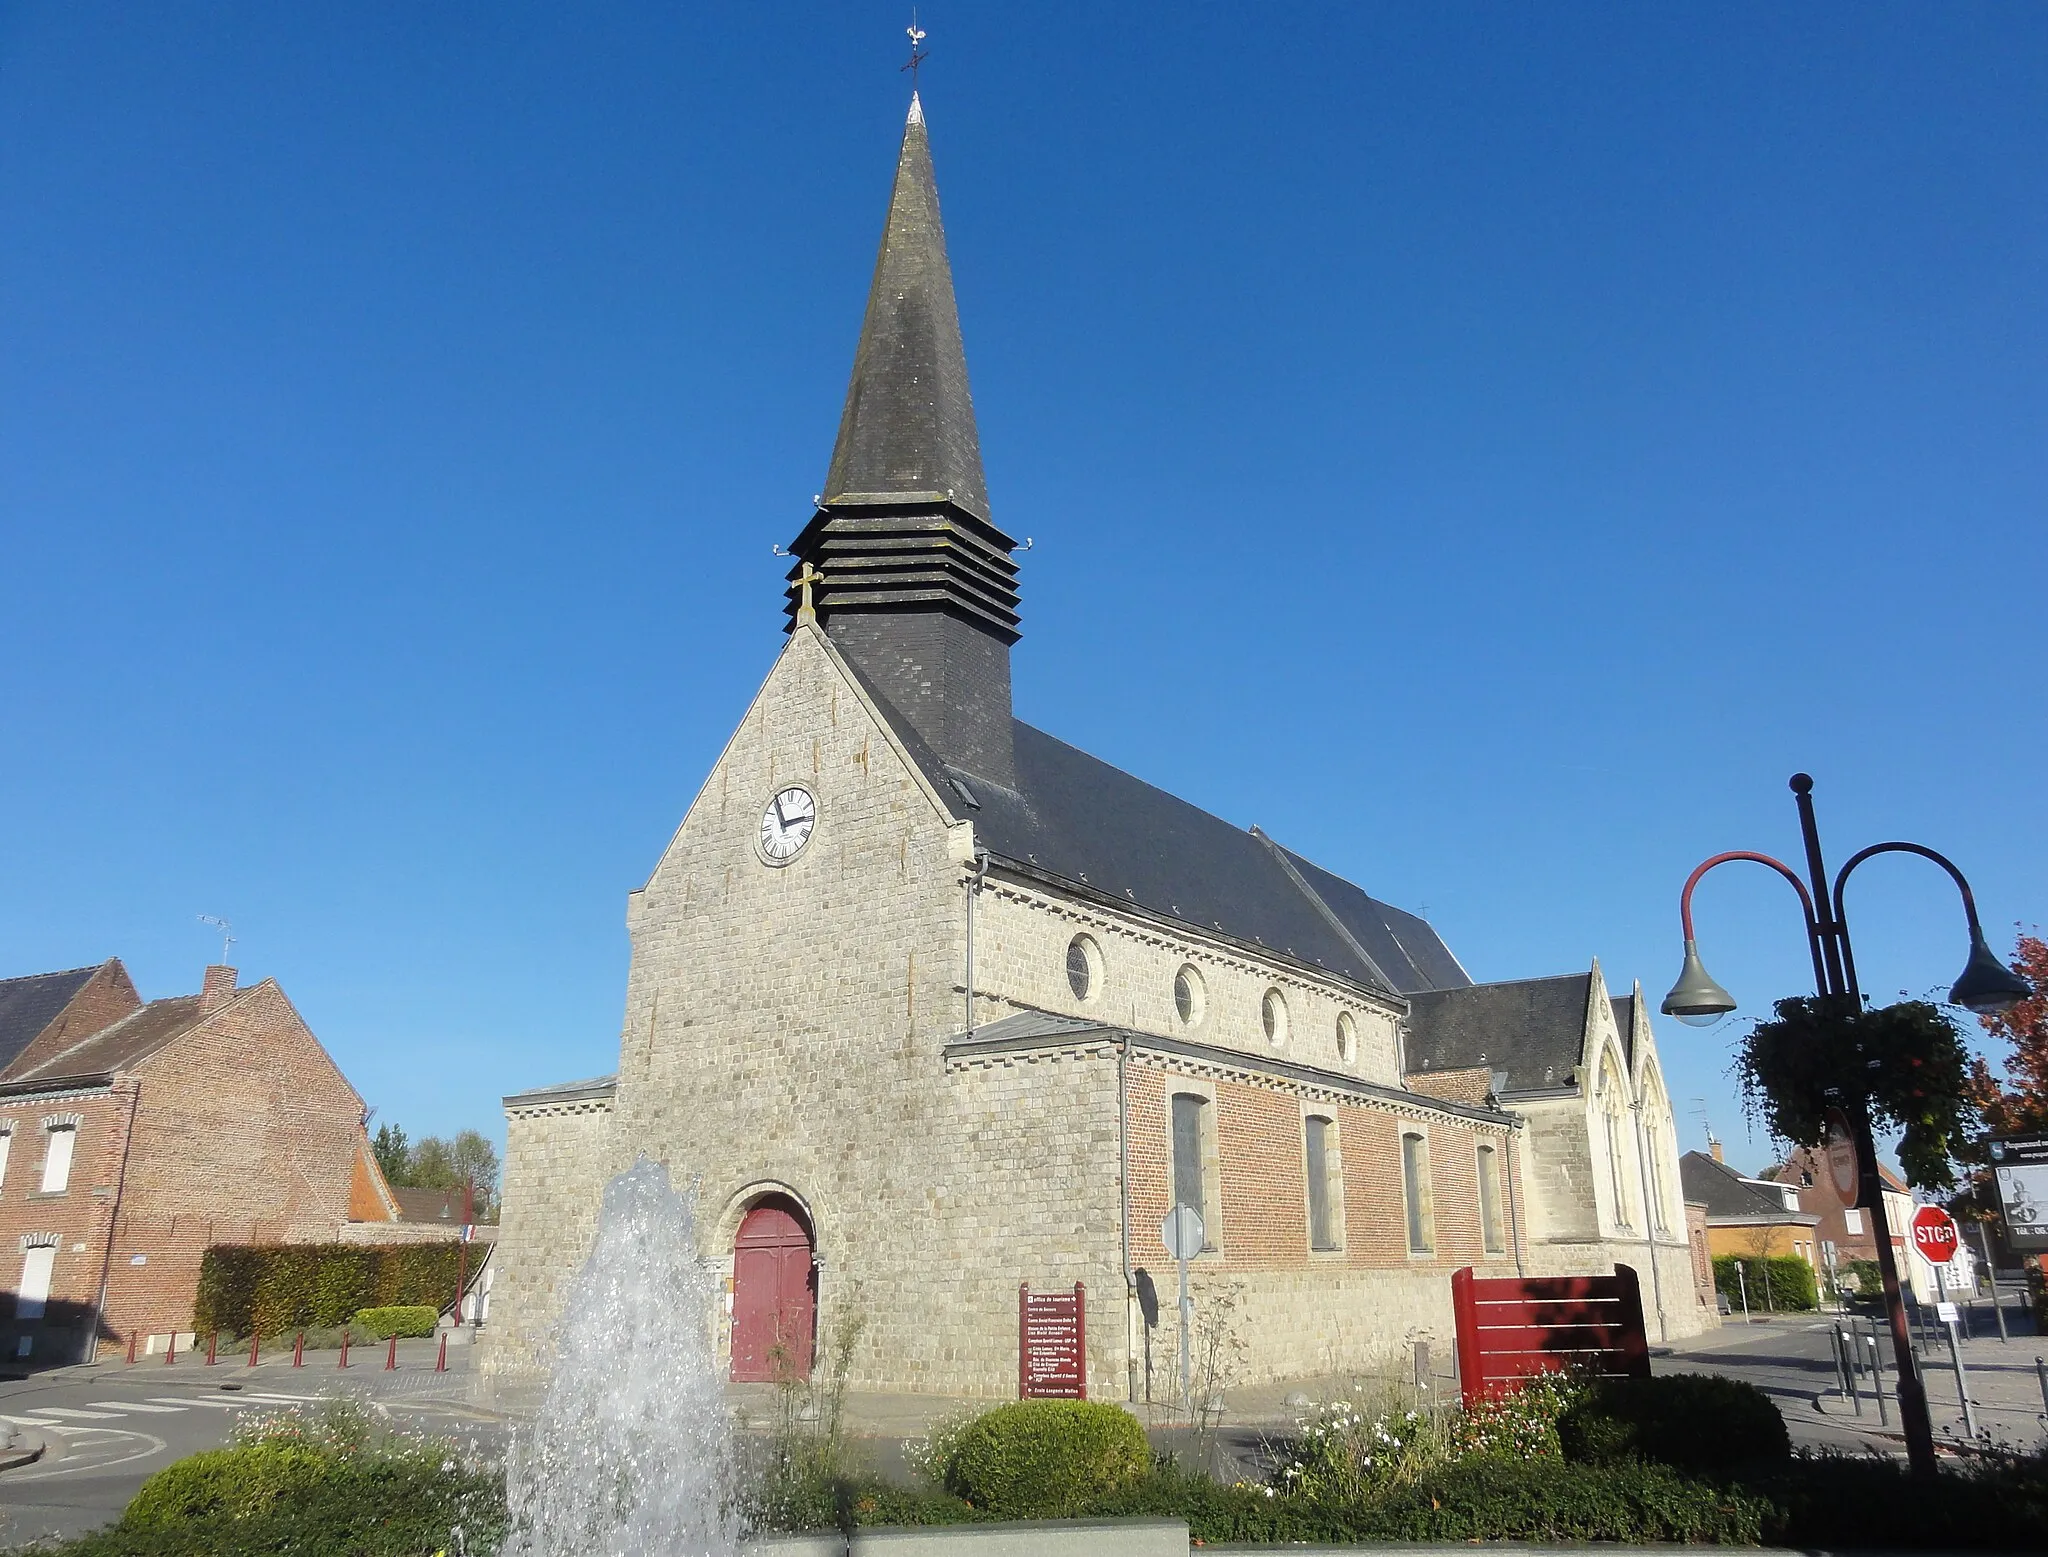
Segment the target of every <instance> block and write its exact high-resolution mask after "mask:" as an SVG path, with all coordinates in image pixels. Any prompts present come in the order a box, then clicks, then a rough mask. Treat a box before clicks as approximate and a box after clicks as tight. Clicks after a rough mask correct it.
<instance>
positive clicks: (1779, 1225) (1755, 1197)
mask: <svg viewBox="0 0 2048 1557" xmlns="http://www.w3.org/2000/svg"><path fill="white" fill-rule="evenodd" d="M1720 1152H1721V1143H1720V1142H1718V1141H1716V1142H1714V1144H1713V1155H1711V1156H1710V1155H1708V1154H1707V1153H1706V1152H1687V1153H1686V1154H1685V1155H1684V1156H1683V1157H1681V1158H1680V1159H1679V1160H1678V1168H1679V1173H1680V1175H1681V1176H1682V1178H1683V1180H1684V1184H1685V1198H1686V1199H1687V1200H1690V1201H1696V1202H1697V1203H1699V1204H1700V1205H1702V1206H1704V1207H1705V1208H1706V1227H1707V1249H1708V1252H1709V1253H1710V1254H1711V1255H1713V1256H1714V1257H1715V1258H1716V1259H1718V1258H1719V1257H1720V1256H1722V1255H1724V1254H1737V1255H1742V1256H1744V1257H1746V1258H1749V1259H1764V1258H1766V1257H1768V1256H1773V1255H1786V1254H1789V1255H1794V1256H1796V1257H1798V1258H1799V1259H1802V1260H1804V1261H1806V1263H1807V1264H1808V1265H1811V1266H1812V1267H1813V1269H1814V1272H1815V1274H1816V1275H1819V1274H1820V1272H1821V1253H1820V1243H1819V1235H1818V1233H1817V1231H1816V1229H1817V1228H1818V1226H1819V1224H1820V1218H1819V1217H1818V1216H1816V1215H1815V1214H1814V1213H1813V1212H1811V1211H1807V1210H1803V1209H1801V1207H1800V1203H1799V1191H1798V1190H1796V1189H1794V1188H1791V1187H1789V1186H1786V1185H1780V1184H1774V1183H1771V1182H1770V1181H1769V1180H1766V1179H1753V1178H1749V1177H1746V1176H1745V1175H1743V1174H1741V1173H1738V1172H1736V1171H1735V1169H1733V1168H1731V1167H1729V1166H1728V1164H1727V1163H1725V1162H1723V1161H1722V1160H1721V1156H1720Z"/></svg>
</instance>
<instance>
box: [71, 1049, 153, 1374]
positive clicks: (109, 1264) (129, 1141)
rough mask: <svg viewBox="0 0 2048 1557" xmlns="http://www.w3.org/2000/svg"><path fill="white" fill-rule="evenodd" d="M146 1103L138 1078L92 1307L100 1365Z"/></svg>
mask: <svg viewBox="0 0 2048 1557" xmlns="http://www.w3.org/2000/svg"><path fill="white" fill-rule="evenodd" d="M141 1101H142V1078H141V1077H139V1076H138V1077H136V1078H135V1082H134V1090H133V1091H132V1092H130V1093H129V1094H128V1133H127V1134H126V1136H124V1137H123V1138H122V1141H121V1172H120V1176H119V1177H117V1178H116V1179H115V1180H114V1203H113V1205H112V1206H111V1207H109V1208H108V1210H107V1247H106V1252H105V1253H104V1254H102V1255H101V1256H100V1294H99V1297H98V1298H97V1299H96V1300H95V1301H94V1303H93V1305H92V1349H91V1350H90V1351H88V1352H87V1353H86V1354H85V1360H86V1361H87V1362H97V1361H99V1356H100V1324H101V1322H102V1321H103V1320H104V1319H105V1318H106V1314H107V1284H108V1282H109V1281H111V1280H112V1279H113V1274H114V1235H115V1234H116V1233H117V1232H119V1231H120V1228H121V1201H122V1199H123V1198H124V1197H125V1196H126V1195H127V1193H128V1154H129V1152H131V1151H132V1150H133V1149H134V1147H135V1109H136V1105H138V1104H139V1103H141Z"/></svg>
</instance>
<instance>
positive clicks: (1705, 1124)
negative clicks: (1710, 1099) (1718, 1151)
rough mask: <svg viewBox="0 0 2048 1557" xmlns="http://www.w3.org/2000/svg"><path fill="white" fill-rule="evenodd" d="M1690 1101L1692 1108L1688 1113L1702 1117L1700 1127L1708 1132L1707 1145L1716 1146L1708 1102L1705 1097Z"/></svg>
mask: <svg viewBox="0 0 2048 1557" xmlns="http://www.w3.org/2000/svg"><path fill="white" fill-rule="evenodd" d="M1690 1101H1691V1103H1692V1107H1691V1108H1690V1109H1689V1110H1687V1112H1689V1113H1694V1114H1698V1115H1699V1116H1700V1125H1701V1127H1702V1128H1703V1129H1705V1131H1706V1132H1707V1144H1708V1145H1709V1146H1712V1145H1713V1144H1714V1121H1713V1120H1711V1119H1709V1118H1708V1117H1707V1100H1706V1099H1705V1098H1703V1097H1696V1098H1693V1099H1691V1100H1690Z"/></svg>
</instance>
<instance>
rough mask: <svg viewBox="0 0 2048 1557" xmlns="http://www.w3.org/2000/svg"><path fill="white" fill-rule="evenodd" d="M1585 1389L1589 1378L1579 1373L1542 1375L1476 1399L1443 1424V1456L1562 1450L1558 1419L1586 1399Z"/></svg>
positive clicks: (1530, 1455) (1529, 1455)
mask: <svg viewBox="0 0 2048 1557" xmlns="http://www.w3.org/2000/svg"><path fill="white" fill-rule="evenodd" d="M1586 1389H1587V1381H1586V1380H1585V1379H1584V1378H1582V1377H1581V1376H1579V1375H1578V1374H1575V1373H1542V1374H1538V1375H1537V1376H1536V1377H1535V1378H1532V1379H1529V1380H1528V1381H1526V1382H1525V1383H1524V1384H1523V1385H1522V1387H1521V1388H1520V1389H1518V1390H1513V1391H1511V1392H1509V1393H1508V1394H1505V1395H1494V1396H1488V1397H1487V1398H1485V1399H1483V1400H1478V1401H1475V1402H1473V1403H1472V1404H1471V1405H1469V1406H1467V1407H1466V1408H1465V1409H1464V1410H1463V1411H1460V1412H1458V1413H1457V1414H1455V1415H1454V1416H1453V1417H1452V1418H1451V1419H1450V1421H1449V1423H1448V1424H1447V1425H1446V1430H1445V1438H1446V1444H1447V1448H1448V1450H1449V1453H1448V1455H1447V1456H1446V1457H1447V1458H1449V1459H1454V1460H1458V1459H1463V1458H1465V1457H1466V1456H1467V1455H1473V1454H1500V1455H1506V1456H1508V1457H1510V1458H1512V1459H1518V1460H1527V1459H1537V1458H1541V1457H1543V1456H1545V1455H1557V1454H1562V1453H1563V1452H1564V1451H1563V1449H1562V1448H1561V1447H1560V1445H1559V1443H1558V1438H1557V1424H1558V1420H1559V1418H1561V1417H1562V1416H1563V1415H1564V1414H1565V1413H1566V1412H1567V1411H1569V1410H1571V1408H1572V1407H1573V1406H1575V1405H1577V1404H1578V1403H1579V1401H1580V1400H1582V1399H1583V1398H1584V1397H1585V1394H1586Z"/></svg>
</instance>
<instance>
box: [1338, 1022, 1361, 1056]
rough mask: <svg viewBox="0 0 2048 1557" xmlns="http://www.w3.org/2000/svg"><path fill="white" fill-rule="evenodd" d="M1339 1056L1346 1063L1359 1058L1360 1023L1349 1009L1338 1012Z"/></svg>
mask: <svg viewBox="0 0 2048 1557" xmlns="http://www.w3.org/2000/svg"><path fill="white" fill-rule="evenodd" d="M1337 1058H1338V1059H1340V1060H1342V1061H1343V1062H1344V1063H1345V1064H1346V1065H1349V1064H1350V1063H1351V1062H1352V1061H1353V1060H1355V1059H1357V1058H1358V1023H1357V1022H1356V1021H1355V1020H1354V1019H1353V1018H1352V1015H1351V1013H1350V1012H1349V1011H1339V1012H1338V1013H1337Z"/></svg>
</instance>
